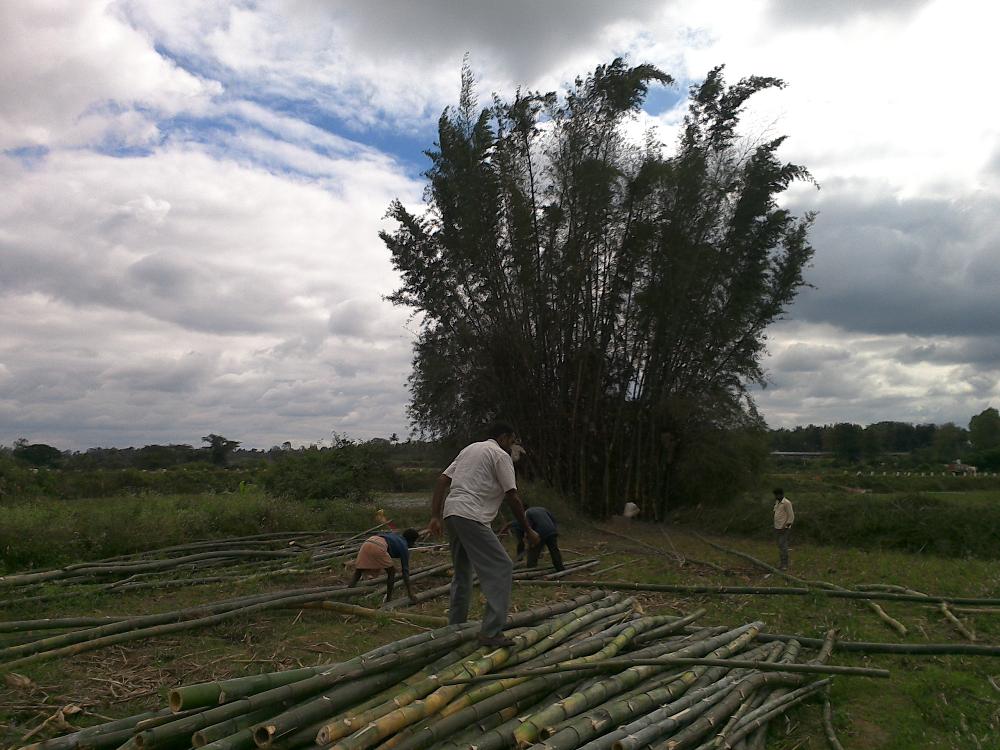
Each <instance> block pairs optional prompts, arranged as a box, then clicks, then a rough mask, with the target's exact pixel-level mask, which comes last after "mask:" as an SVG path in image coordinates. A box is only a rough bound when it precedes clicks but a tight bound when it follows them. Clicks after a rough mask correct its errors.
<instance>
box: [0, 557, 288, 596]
mask: <svg viewBox="0 0 1000 750" xmlns="http://www.w3.org/2000/svg"><path fill="white" fill-rule="evenodd" d="M300 555H301V553H299V552H292V551H287V550H224V551H220V552H199V553H196V554H193V555H185V556H183V557H175V558H169V559H166V560H151V561H147V562H137V563H132V564H111V565H94V566H86V567H78V568H73V569H71V570H67V569H66V568H59V569H57V570H43V571H39V572H37V573H14V574H12V575H7V576H0V586H11V587H13V586H21V585H23V584H25V583H35V582H40V581H52V580H57V579H66V578H78V577H80V576H87V575H105V574H110V573H121V572H125V573H136V572H140V571H150V570H166V569H168V568H172V567H178V566H180V565H182V564H186V563H189V562H196V561H200V560H208V559H219V558H230V559H231V558H254V559H260V558H279V557H280V558H289V557H299V556H300Z"/></svg>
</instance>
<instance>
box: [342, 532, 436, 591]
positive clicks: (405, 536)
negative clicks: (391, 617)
mask: <svg viewBox="0 0 1000 750" xmlns="http://www.w3.org/2000/svg"><path fill="white" fill-rule="evenodd" d="M419 538H420V532H419V531H417V530H416V529H407V530H406V531H404V532H403V533H402V534H393V533H390V532H383V533H381V534H376V535H375V536H370V537H368V538H367V539H366V540H365V541H364V544H362V545H361V549H359V550H358V558H357V560H355V562H354V578H352V579H351V583H350V588H353V587H354V586H357V585H358V581H360V580H361V577H362V576H365V577H369V578H376V577H377V576H378V575H379V574H380V573H382V571H385V601H389V600H390V599H391V598H392V589H393V586H394V585H395V583H396V566H395V565H394V564H393V562H392V561H393V559H396V560H399V566H400V568H402V572H403V585H405V586H406V593H407V595H408V596H409V597H410V604H416V603H417V597H416V596H414V594H413V588H412V587H411V586H410V547H412V546H413V545H414V544H415V543H416V541H417V539H419Z"/></svg>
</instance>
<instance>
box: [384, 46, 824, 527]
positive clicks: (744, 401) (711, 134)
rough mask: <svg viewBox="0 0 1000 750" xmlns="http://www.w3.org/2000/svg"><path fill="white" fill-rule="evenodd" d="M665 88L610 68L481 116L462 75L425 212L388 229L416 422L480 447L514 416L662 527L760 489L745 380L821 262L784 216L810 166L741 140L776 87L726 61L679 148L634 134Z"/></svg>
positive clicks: (697, 94) (553, 456)
mask: <svg viewBox="0 0 1000 750" xmlns="http://www.w3.org/2000/svg"><path fill="white" fill-rule="evenodd" d="M672 82H673V81H672V79H671V77H670V76H669V75H667V74H666V73H665V72H663V71H660V70H658V69H657V68H656V67H654V66H652V65H637V66H634V67H630V66H628V65H627V64H626V63H625V62H624V61H623V60H621V59H617V60H614V61H613V62H611V63H609V64H607V65H601V66H599V67H597V68H596V69H595V70H594V71H593V72H592V73H590V74H588V75H586V76H581V77H579V78H578V79H576V81H575V83H574V85H572V86H571V87H570V88H569V90H568V91H566V93H565V95H563V96H559V95H557V94H556V93H547V94H543V93H540V92H523V91H518V92H517V94H516V95H515V97H514V98H513V99H512V100H504V99H502V98H500V97H499V96H498V97H496V98H495V99H494V101H493V103H492V104H493V106H491V107H489V108H486V109H480V108H479V106H478V104H477V101H476V97H475V93H474V91H473V75H472V72H471V71H470V70H468V69H466V70H464V71H463V77H462V83H463V86H462V93H461V98H460V100H459V103H458V106H457V107H454V108H449V109H447V110H445V112H444V113H443V114H442V116H441V118H440V120H439V126H438V141H437V143H436V144H435V146H434V148H433V149H431V150H428V152H427V154H428V156H429V157H430V159H431V166H430V168H429V169H428V171H427V172H426V176H427V178H428V182H429V184H428V189H427V193H426V195H427V203H426V211H425V212H424V213H422V214H416V213H411V211H409V210H408V209H407V208H406V207H404V206H403V205H402V203H400V202H398V201H397V202H394V203H393V204H392V205H391V206H390V208H389V212H388V213H389V216H390V218H391V219H393V220H394V221H395V222H396V228H395V230H394V231H392V232H391V233H390V232H386V233H384V234H383V235H382V237H383V240H384V241H385V244H386V246H387V248H388V250H389V252H390V253H391V256H392V261H393V264H394V266H395V267H396V269H397V270H398V271H399V273H400V276H401V277H402V285H401V286H400V288H399V289H398V290H397V291H396V292H395V293H394V294H393V295H391V296H390V299H391V300H392V301H394V302H396V303H398V304H402V305H406V306H408V307H412V308H414V309H415V310H417V311H419V312H420V314H421V315H420V317H421V319H422V321H423V323H422V329H421V331H420V336H419V339H418V341H417V343H416V346H415V355H414V371H413V375H412V376H411V379H410V385H411V391H412V394H413V398H412V402H411V407H410V412H411V415H412V417H413V418H414V420H415V421H416V422H417V423H418V424H420V426H421V427H423V428H425V429H427V430H428V431H430V432H431V433H435V434H442V435H449V436H461V437H471V435H469V434H468V430H469V427H470V425H475V424H476V423H477V422H486V421H488V420H489V419H490V418H491V417H493V416H494V415H495V413H496V412H499V413H501V414H503V415H505V416H507V417H508V418H510V419H512V420H514V422H515V426H516V427H517V428H518V430H519V432H521V433H522V435H523V436H524V438H525V439H526V441H527V442H528V444H529V445H530V446H531V454H532V457H533V460H534V462H535V464H536V466H538V467H539V469H540V470H541V471H542V473H543V474H544V475H546V476H547V477H548V478H549V479H551V480H553V481H554V482H557V483H559V484H560V486H561V487H562V488H563V489H564V490H565V491H566V492H567V494H570V495H573V496H576V497H579V498H580V501H581V503H582V504H583V505H584V506H585V509H586V510H587V511H589V512H591V513H593V514H595V515H608V514H610V513H612V512H614V508H615V507H616V506H617V507H620V503H621V502H624V501H626V500H634V499H635V500H639V501H640V503H641V504H642V505H643V506H644V507H648V508H651V509H654V511H655V513H656V515H657V517H658V518H662V516H663V513H664V511H665V510H666V506H667V504H668V502H669V498H670V497H671V495H672V493H675V492H676V493H677V495H678V496H682V497H686V498H687V499H688V500H691V499H692V498H694V497H696V496H698V494H699V493H706V495H707V496H709V497H710V496H712V493H714V495H722V494H728V492H727V491H731V490H732V489H734V487H736V486H738V485H739V484H742V483H745V482H746V481H747V479H748V477H749V476H751V475H752V472H753V467H754V466H756V465H758V464H759V462H760V461H761V460H762V459H763V458H764V456H765V455H766V447H765V446H764V444H763V442H762V441H760V440H759V439H758V438H759V433H760V431H761V429H762V426H763V423H762V421H761V419H760V417H759V415H758V414H757V412H756V409H755V408H754V406H753V403H752V400H751V394H750V392H749V388H748V384H750V383H753V382H761V381H762V379H763V370H762V364H761V360H762V357H763V353H764V334H765V330H766V328H767V326H768V325H769V324H770V323H771V322H772V321H774V320H775V319H777V318H778V317H780V315H781V314H782V312H783V311H784V310H785V309H786V308H787V306H788V305H789V304H790V303H791V302H792V300H793V299H794V298H795V296H796V294H797V292H798V290H799V289H800V288H801V287H802V286H803V285H804V283H805V281H804V279H803V275H802V274H803V269H804V268H805V267H806V266H807V265H808V262H809V260H810V258H811V257H812V254H813V250H812V248H811V247H810V245H809V242H808V231H809V226H810V224H811V221H812V219H811V217H810V216H809V215H806V216H803V217H797V216H795V215H794V214H792V213H791V212H790V211H788V210H787V209H784V208H782V207H781V206H780V199H781V195H782V193H783V192H784V191H785V190H786V189H787V188H788V187H789V186H790V185H791V183H793V182H795V181H797V180H802V179H806V180H808V179H809V176H808V173H807V172H806V170H805V169H804V168H802V167H800V166H798V165H795V164H789V163H784V162H782V161H781V160H780V159H779V158H778V150H779V148H780V146H781V143H782V141H783V139H782V138H780V137H778V138H763V139H760V140H757V141H754V142H752V141H750V140H749V139H744V138H742V137H741V135H740V128H739V126H740V117H741V113H742V111H743V110H744V109H745V107H746V105H747V101H748V100H749V99H750V98H751V97H752V96H753V95H754V94H755V93H757V92H760V91H764V90H767V89H770V88H775V87H779V88H780V87H781V86H782V85H783V84H782V82H781V81H779V80H777V79H774V78H766V77H761V76H751V77H748V78H745V79H743V80H740V81H738V82H736V83H735V84H729V85H727V83H726V82H725V80H724V76H723V72H722V69H721V68H716V69H714V70H712V71H710V72H709V73H708V75H707V76H706V78H705V80H704V82H703V83H702V84H701V85H699V86H695V87H693V88H692V90H691V92H690V97H689V111H688V115H687V117H686V118H685V121H684V126H683V128H682V129H681V132H680V137H679V140H678V143H677V145H676V148H674V149H673V150H672V151H670V150H668V149H667V148H666V147H664V146H663V144H661V143H659V142H657V139H656V137H655V135H654V134H649V135H648V136H647V138H646V139H645V140H641V139H635V138H632V137H630V136H629V133H628V123H629V122H630V121H631V120H632V119H633V117H634V116H635V115H636V114H637V113H638V112H640V111H641V108H642V105H643V102H644V100H645V98H646V94H647V91H648V89H649V86H650V85H655V84H666V85H669V84H671V83H672ZM706 456H710V457H711V462H712V463H711V465H709V464H708V463H707V461H708V459H707V458H706ZM720 467H724V469H725V470H723V471H720V470H719V468H720ZM695 478H697V481H695ZM679 483H683V486H679ZM710 483H714V485H713V486H710V487H709V488H707V489H706V487H705V485H706V484H710Z"/></svg>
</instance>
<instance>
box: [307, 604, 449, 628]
mask: <svg viewBox="0 0 1000 750" xmlns="http://www.w3.org/2000/svg"><path fill="white" fill-rule="evenodd" d="M299 606H300V607H301V608H302V609H325V610H329V611H331V612H337V613H339V614H342V615H357V616H359V617H367V618H369V619H376V618H379V617H387V616H388V615H387V614H386V612H385V610H379V609H371V608H370V607H362V606H360V605H358V604H348V603H347V602H335V601H329V600H326V601H320V602H309V603H308V604H302V605H299ZM392 617H394V618H396V619H400V620H408V621H409V622H415V623H417V624H418V625H433V626H434V627H443V626H445V625H447V624H448V618H447V617H438V616H437V615H425V614H421V613H419V612H401V611H396V612H393V614H392Z"/></svg>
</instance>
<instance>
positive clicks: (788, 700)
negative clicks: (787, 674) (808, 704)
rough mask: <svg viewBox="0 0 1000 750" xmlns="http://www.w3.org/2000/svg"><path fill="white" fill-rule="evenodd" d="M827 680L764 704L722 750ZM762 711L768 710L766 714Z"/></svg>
mask: <svg viewBox="0 0 1000 750" xmlns="http://www.w3.org/2000/svg"><path fill="white" fill-rule="evenodd" d="M829 683H830V681H829V680H819V681H817V682H813V683H811V684H809V685H806V686H804V687H801V688H799V689H798V690H793V691H792V692H791V693H789V694H788V695H786V696H782V698H781V699H779V700H778V701H775V702H773V703H765V704H764V705H763V706H761V709H760V710H761V711H762V713H761V714H760V715H759V716H755V717H753V718H751V717H749V716H748V717H747V719H746V720H745V721H744V722H743V723H742V724H740V725H739V726H737V727H736V729H734V730H733V735H732V737H731V738H730V739H729V740H727V741H726V742H724V743H723V744H722V748H723V750H733V748H734V745H735V743H736V742H738V741H739V740H740V739H742V738H743V737H746V736H747V735H748V734H750V732H752V731H754V730H755V729H757V728H759V727H763V726H765V725H766V724H767V722H769V721H770V720H771V719H773V718H774V717H775V716H779V715H781V714H783V713H785V712H786V711H788V709H790V708H792V707H793V706H795V705H796V704H798V703H801V702H802V701H804V700H805V699H806V698H808V697H809V696H810V695H812V694H813V693H815V692H816V691H818V690H821V689H823V688H824V687H825V686H826V685H829ZM764 709H768V710H767V711H766V712H765V711H764ZM681 747H683V746H682V745H671V744H670V743H669V742H668V743H667V744H666V745H664V746H663V750H680V748H681Z"/></svg>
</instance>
